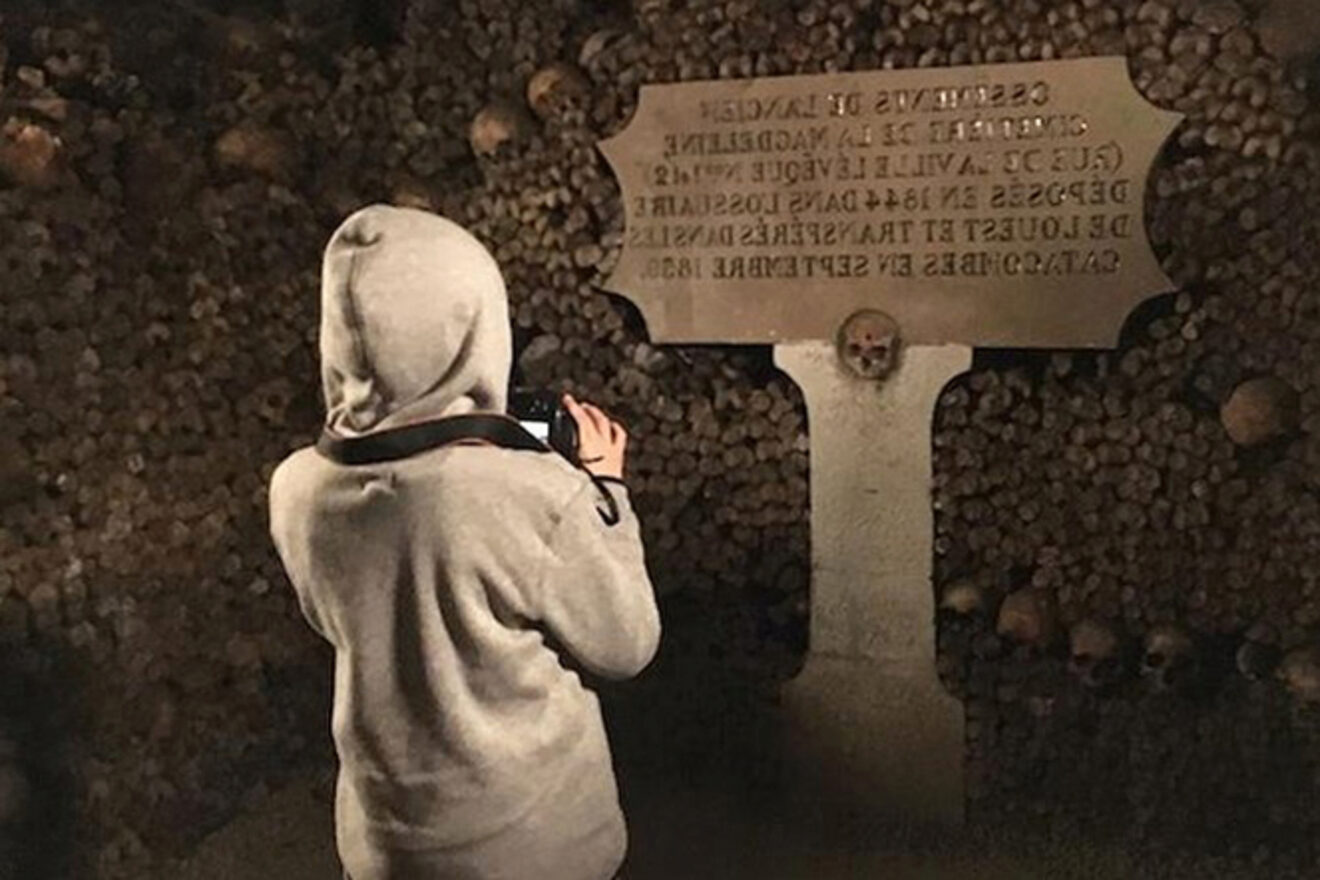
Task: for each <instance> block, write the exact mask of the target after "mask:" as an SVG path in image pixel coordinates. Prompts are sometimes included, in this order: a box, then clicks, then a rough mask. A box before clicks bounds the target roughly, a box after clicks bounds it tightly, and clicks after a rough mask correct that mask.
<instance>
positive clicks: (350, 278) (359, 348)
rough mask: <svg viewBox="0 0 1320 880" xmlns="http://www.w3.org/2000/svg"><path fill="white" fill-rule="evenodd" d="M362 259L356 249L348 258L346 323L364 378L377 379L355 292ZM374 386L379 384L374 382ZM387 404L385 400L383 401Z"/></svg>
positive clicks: (377, 391)
mask: <svg viewBox="0 0 1320 880" xmlns="http://www.w3.org/2000/svg"><path fill="white" fill-rule="evenodd" d="M359 262H360V258H359V255H358V249H357V248H354V250H353V252H352V253H351V254H349V256H348V272H347V273H346V277H345V279H344V323H345V324H347V325H348V333H349V337H350V338H351V339H352V340H353V355H354V357H355V358H356V359H357V361H358V363H359V365H360V367H361V369H362V374H363V375H364V376H368V377H372V378H373V379H374V377H375V370H374V369H373V368H372V363H371V354H370V353H369V352H368V351H367V340H366V332H365V328H364V326H363V321H362V316H361V315H360V314H359V312H358V306H357V298H356V296H355V294H354V291H355V290H357V276H358V272H359V271H360V266H359ZM371 384H372V385H376V384H378V383H376V382H374V381H373V382H372V383H371ZM372 391H373V392H375V393H376V394H377V395H379V393H380V392H379V389H378V388H373V389H372ZM381 402H382V403H385V401H384V400H382V401H381Z"/></svg>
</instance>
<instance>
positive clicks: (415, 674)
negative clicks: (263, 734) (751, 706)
mask: <svg viewBox="0 0 1320 880" xmlns="http://www.w3.org/2000/svg"><path fill="white" fill-rule="evenodd" d="M322 284H323V291H322V318H321V336H320V345H321V373H322V380H323V385H324V392H325V403H326V410H327V418H326V426H327V428H329V429H330V430H332V431H334V432H336V433H338V434H340V435H342V436H350V437H351V436H361V435H366V434H371V433H373V432H377V431H381V430H384V429H387V428H392V427H397V426H400V425H404V424H409V423H414V422H419V421H427V420H431V419H436V418H443V417H446V416H452V415H457V414H461V413H469V412H503V411H504V408H505V402H506V401H505V397H506V393H505V389H506V387H507V384H508V379H509V371H510V361H511V348H512V346H511V341H510V329H509V320H508V304H507V302H506V298H505V289H504V282H503V280H502V278H501V276H500V272H499V269H498V267H497V266H496V264H495V261H494V260H493V259H492V258H491V256H490V254H489V253H488V252H487V251H486V250H485V248H483V247H482V246H481V244H480V243H478V242H477V240H476V239H475V238H473V237H472V236H471V235H469V234H468V233H467V232H465V231H464V230H463V229H461V228H460V227H458V226H457V225H455V224H453V223H451V222H449V221H447V220H445V219H443V218H440V217H437V216H435V215H432V214H427V213H424V212H421V211H416V210H412V209H405V208H392V207H385V206H372V207H370V208H365V209H363V210H361V211H359V212H357V213H356V214H354V215H353V216H351V217H349V218H348V219H347V220H346V221H345V222H344V223H343V225H342V226H341V227H340V228H339V229H338V231H336V232H335V234H334V236H333V238H332V239H331V241H330V243H329V246H328V247H327V248H326V252H325V264H324V272H323V277H322ZM602 491H609V492H611V493H612V494H613V495H614V497H615V502H616V504H617V507H618V512H619V514H620V515H621V519H620V520H619V521H617V522H616V523H615V524H614V525H607V524H606V521H605V520H606V518H605V517H603V516H602V515H601V514H600V513H599V512H598V510H599V509H600V508H601V507H602V505H603V502H604V499H603V498H602V497H601V492H602ZM270 512H271V534H272V537H273V538H274V542H275V545H276V547H277V549H278V551H279V554H280V557H281V559H282V561H283V563H284V566H285V569H286V570H287V572H288V575H289V579H290V580H291V582H292V584H293V587H294V589H295V590H296V592H297V595H298V600H299V604H300V606H301V608H302V611H303V614H304V615H305V616H306V618H307V621H308V623H309V624H310V625H311V626H312V628H313V629H315V630H316V631H317V632H318V633H319V634H320V635H321V636H323V637H324V638H325V639H326V640H328V641H329V642H330V643H331V644H332V645H333V646H334V648H335V697H334V713H333V718H332V723H331V727H332V733H333V737H334V742H335V747H336V750H337V752H338V755H339V760H340V772H339V779H338V786H337V794H336V809H335V814H336V816H335V819H336V833H337V838H338V846H339V853H340V857H341V859H342V861H343V863H344V866H345V868H346V869H347V871H348V873H349V874H350V875H351V876H352V878H353V880H423V878H425V880H432V878H434V880H439V878H446V880H448V878H454V880H532V878H536V880H604V878H609V877H611V876H612V875H613V874H614V872H615V871H616V870H617V868H618V867H619V865H620V864H621V862H622V860H623V856H624V851H625V849H626V832H625V828H624V820H623V815H622V812H621V811H620V808H619V800H618V793H617V790H616V785H615V778H614V773H613V768H612V766H611V757H610V751H609V746H608V744H607V742H606V738H605V730H604V725H603V723H602V719H601V713H600V706H599V703H598V701H597V698H596V696H595V694H593V693H592V692H591V691H590V690H588V689H587V688H586V687H585V686H584V685H583V682H582V680H581V678H580V677H579V675H578V673H577V672H575V671H572V669H571V668H570V667H578V668H582V669H585V670H586V671H588V672H590V673H593V674H596V675H600V676H602V677H607V678H625V677H629V676H632V675H635V674H637V673H638V672H640V671H641V670H642V669H643V668H644V667H645V666H646V665H647V664H648V663H649V662H650V660H651V658H652V656H653V655H654V653H655V651H656V648H657V644H658V640H659V635H660V624H659V615H658V613H657V609H656V604H655V598H654V594H653V591H652V586H651V583H650V580H649V579H648V577H647V572H646V567H645V563H644V559H643V549H642V542H641V536H640V534H639V530H638V524H637V519H636V516H635V514H634V512H633V510H632V508H631V505H630V503H629V498H628V492H627V489H626V488H625V487H624V486H623V484H622V483H616V482H602V483H600V484H599V485H597V484H594V483H593V482H592V481H591V479H590V478H589V476H588V475H587V474H586V473H584V472H583V471H581V470H579V469H576V468H574V467H573V466H572V465H570V464H569V463H568V462H567V461H565V460H564V459H563V458H562V457H560V456H559V455H557V454H555V453H550V452H546V453H538V452H529V451H515V450H509V449H503V448H500V447H496V446H481V445H476V446H473V445H451V446H443V447H439V448H436V449H432V450H430V451H427V452H423V453H421V454H418V455H415V456H413V457H411V458H406V459H402V460H399V461H395V462H388V463H382V464H368V465H354V466H345V465H339V464H335V463H333V462H331V461H330V460H328V459H326V458H324V457H322V456H321V455H320V454H319V453H318V452H317V451H316V450H315V449H314V448H306V449H302V450H299V451H297V452H295V453H293V454H292V455H291V456H289V458H287V459H286V460H285V461H284V462H282V463H281V464H280V466H279V468H278V469H277V470H276V471H275V473H274V476H273V477H272V481H271V487H270Z"/></svg>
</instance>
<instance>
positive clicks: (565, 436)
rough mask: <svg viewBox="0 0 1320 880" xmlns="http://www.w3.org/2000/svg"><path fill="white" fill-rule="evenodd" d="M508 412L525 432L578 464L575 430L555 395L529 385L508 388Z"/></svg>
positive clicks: (560, 400) (569, 416)
mask: <svg viewBox="0 0 1320 880" xmlns="http://www.w3.org/2000/svg"><path fill="white" fill-rule="evenodd" d="M508 409H509V415H510V416H511V417H512V418H514V419H516V420H517V421H518V422H519V424H521V425H522V426H523V427H524V428H525V429H527V431H528V433H530V434H531V435H532V436H534V437H536V439H538V440H540V441H541V442H542V443H545V444H546V445H547V446H549V447H550V448H551V449H553V450H554V451H555V452H558V453H559V454H560V455H562V456H564V458H567V459H568V460H569V461H570V462H572V463H573V464H577V463H578V429H577V422H576V421H574V420H573V416H572V415H570V414H569V412H568V410H567V409H565V408H564V402H563V400H562V399H561V397H560V395H559V394H556V393H555V392H553V391H544V390H539V389H531V388H514V389H511V390H510V391H509V406H508Z"/></svg>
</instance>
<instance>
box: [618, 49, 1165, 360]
mask: <svg viewBox="0 0 1320 880" xmlns="http://www.w3.org/2000/svg"><path fill="white" fill-rule="evenodd" d="M1181 119H1182V116H1181V115H1180V114H1177V113H1171V112H1167V111H1164V110H1160V109H1158V108H1156V107H1154V106H1153V105H1151V104H1150V103H1148V102H1147V101H1146V100H1145V99H1144V98H1143V97H1142V96H1141V95H1140V94H1139V93H1138V92H1137V90H1136V88H1135V87H1134V86H1133V85H1132V82H1131V80H1130V78H1129V76H1128V70H1127V61H1126V59H1125V58H1122V57H1112V58H1110V57H1106V58H1083V59H1075V60H1067V61H1043V62H1033V63H1026V64H1000V65H990V66H979V67H945V68H928V69H919V70H897V71H869V72H861V73H836V74H819V75H810V76H790V77H773V78H763V79H750V80H724V81H716V82H696V83H681V84H673V85H651V86H643V87H642V89H641V97H640V101H639V105H638V108H637V113H636V115H635V117H634V119H633V120H632V121H631V122H630V123H629V125H628V127H627V128H626V129H625V130H624V131H623V132H622V133H621V134H619V135H618V136H616V137H614V138H611V139H609V140H607V141H604V142H602V144H601V145H600V148H601V151H602V152H603V153H604V155H605V157H606V158H607V159H608V161H609V162H610V164H611V166H612V167H613V168H614V171H615V174H616V175H617V176H618V179H619V182H620V186H621V188H622V193H623V200H624V203H625V208H626V218H627V221H626V229H625V241H624V247H623V251H622V254H621V256H620V259H619V262H618V265H617V266H616V267H615V269H614V272H613V273H612V275H611V277H610V279H609V281H608V283H607V288H608V289H610V290H612V291H614V292H616V293H620V294H623V295H625V296H627V297H628V298H630V299H631V300H633V301H634V302H635V303H637V305H638V307H639V308H640V309H641V310H642V313H643V315H644V317H645V319H646V322H647V325H648V329H649V330H650V335H651V338H652V339H653V340H654V341H656V342H663V343H767V342H769V343H777V342H791V341H797V340H810V339H830V338H833V336H834V334H835V333H836V331H837V330H838V328H839V326H840V325H841V324H842V323H843V321H844V320H845V319H846V318H847V317H848V316H849V315H850V314H852V313H853V312H856V311H857V310H859V309H864V308H870V309H878V310H880V311H883V312H886V313H888V314H889V315H892V316H893V317H894V318H895V319H896V320H897V322H898V324H899V326H900V327H901V328H902V333H903V336H904V339H905V340H906V341H907V342H909V343H915V344H950V343H952V344H959V345H974V346H1005V347H1033V346H1041V347H1051V348H1055V347H1110V346H1112V345H1113V344H1115V342H1116V340H1117V336H1118V332H1119V329H1120V327H1121V325H1122V322H1123V320H1124V319H1125V318H1126V317H1127V315H1128V313H1129V312H1130V311H1131V309H1132V308H1133V306H1135V305H1136V304H1137V303H1138V302H1140V301H1141V300H1143V299H1145V298H1146V297H1148V296H1152V295H1154V294H1157V293H1160V292H1163V291H1166V290H1169V289H1171V288H1172V287H1173V285H1172V283H1171V282H1170V281H1169V279H1168V278H1167V277H1166V276H1165V274H1164V272H1163V271H1162V269H1161V268H1160V265H1159V262H1158V261H1157V260H1156V259H1155V257H1154V255H1153V254H1152V253H1151V250H1150V243H1149V241H1148V239H1147V237H1146V231H1145V224H1144V219H1143V205H1144V201H1145V199H1144V193H1145V184H1146V177H1147V174H1148V172H1149V169H1150V165H1151V163H1152V162H1153V161H1154V158H1155V156H1156V154H1157V152H1158V151H1159V149H1160V147H1161V145H1162V144H1163V142H1164V141H1165V139H1166V138H1167V137H1168V135H1169V134H1170V133H1171V132H1172V131H1173V129H1174V128H1175V126H1176V125H1177V124H1178V122H1179V121H1180V120H1181Z"/></svg>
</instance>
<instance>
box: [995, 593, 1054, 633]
mask: <svg viewBox="0 0 1320 880" xmlns="http://www.w3.org/2000/svg"><path fill="white" fill-rule="evenodd" d="M995 631H996V632H997V633H998V634H999V635H1001V636H1005V637H1007V638H1010V639H1012V640H1013V641H1015V642H1020V643H1022V644H1027V645H1032V646H1033V647H1037V648H1043V647H1045V646H1047V645H1048V644H1049V643H1050V642H1051V641H1053V640H1054V607H1053V604H1052V603H1051V601H1050V596H1049V594H1047V593H1045V592H1043V591H1041V590H1033V589H1030V588H1028V589H1023V590H1018V591H1016V592H1014V593H1010V594H1009V595H1008V596H1006V597H1005V598H1004V602H1003V604H1002V605H1000V606H999V617H998V619H997V620H996V623H995Z"/></svg>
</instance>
